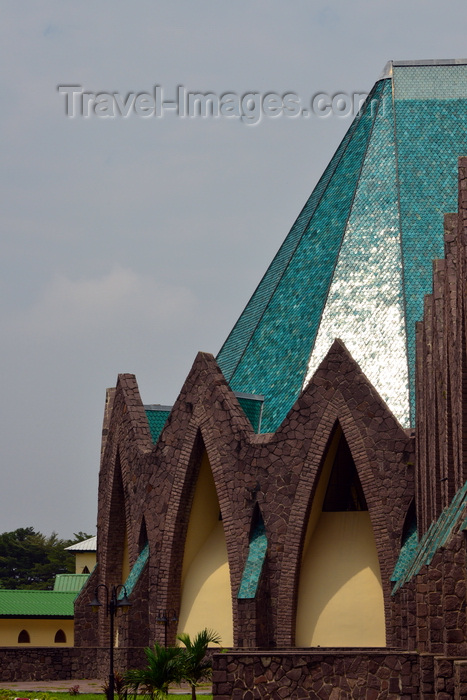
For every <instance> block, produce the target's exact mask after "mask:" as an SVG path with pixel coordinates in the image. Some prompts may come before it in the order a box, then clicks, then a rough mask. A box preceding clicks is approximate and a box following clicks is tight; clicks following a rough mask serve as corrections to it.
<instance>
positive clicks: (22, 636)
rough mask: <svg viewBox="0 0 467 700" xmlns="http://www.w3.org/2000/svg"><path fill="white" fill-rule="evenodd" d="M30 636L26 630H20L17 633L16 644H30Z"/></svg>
mask: <svg viewBox="0 0 467 700" xmlns="http://www.w3.org/2000/svg"><path fill="white" fill-rule="evenodd" d="M30 643H31V638H30V637H29V632H28V631H27V630H21V632H20V633H19V634H18V644H30Z"/></svg>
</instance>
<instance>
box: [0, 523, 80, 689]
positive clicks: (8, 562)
mask: <svg viewBox="0 0 467 700" xmlns="http://www.w3.org/2000/svg"><path fill="white" fill-rule="evenodd" d="M89 537H90V535H86V534H85V533H84V532H79V533H77V534H75V535H74V539H72V540H61V539H59V538H58V536H57V533H55V532H53V533H52V534H51V535H50V536H49V537H46V536H45V535H43V534H42V533H40V532H36V531H35V530H34V528H32V527H22V528H19V529H18V530H14V531H13V532H4V533H2V534H1V535H0V588H7V589H17V588H23V589H39V590H51V589H52V588H53V584H54V579H55V576H56V574H66V573H73V572H74V570H75V557H74V555H73V554H72V553H71V552H67V551H65V548H66V547H70V546H71V545H72V544H76V542H81V541H82V540H85V539H88V538H89ZM0 700H1V699H0Z"/></svg>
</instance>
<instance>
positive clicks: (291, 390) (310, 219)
mask: <svg viewBox="0 0 467 700" xmlns="http://www.w3.org/2000/svg"><path fill="white" fill-rule="evenodd" d="M466 153H467V65H466V62H465V61H438V62H431V63H430V62H417V63H413V62H392V63H391V64H390V66H389V67H388V69H387V70H386V71H385V74H384V78H383V79H382V80H380V81H378V82H377V83H376V85H375V87H374V88H373V90H372V91H371V93H370V95H369V97H368V100H367V101H366V103H365V105H364V107H363V108H362V110H361V112H360V114H359V115H358V116H356V118H355V119H354V121H353V122H352V124H351V126H350V128H349V130H348V132H347V134H346V135H345V137H344V139H343V141H342V143H341V144H340V146H339V148H338V149H337V151H336V153H335V154H334V156H333V157H332V159H331V161H330V163H329V165H328V167H327V168H326V170H325V172H324V174H323V176H322V177H321V179H320V181H319V182H318V184H317V185H316V187H315V189H314V190H313V192H312V194H311V195H310V198H309V199H308V201H307V202H306V204H305V206H304V208H303V210H302V211H301V213H300V214H299V216H298V218H297V220H296V221H295V223H294V225H293V226H292V228H291V230H290V232H289V234H288V236H287V237H286V239H285V241H284V243H283V244H282V246H281V248H280V249H279V251H278V253H277V255H276V256H275V258H274V260H273V261H272V263H271V265H270V266H269V268H268V270H267V271H266V273H265V275H264V277H263V279H262V280H261V282H260V283H259V285H258V287H257V289H256V291H255V292H254V294H253V296H252V297H251V299H250V301H249V302H248V304H247V306H246V307H245V309H244V311H243V313H242V314H241V316H240V318H239V319H238V321H237V323H236V324H235V326H234V328H233V329H232V331H231V333H230V335H229V336H228V338H227V340H226V341H225V343H224V345H223V347H222V348H221V350H220V352H219V354H218V356H217V361H218V363H219V365H220V368H221V370H222V372H223V373H224V376H225V378H226V379H227V381H228V382H229V384H230V386H231V388H232V390H233V391H240V392H248V393H253V394H262V395H264V412H263V418H262V424H261V430H262V432H271V431H275V430H276V429H277V427H278V426H279V425H280V424H281V422H282V421H283V419H284V417H285V416H286V414H287V413H288V411H289V410H290V408H291V407H292V405H293V403H294V401H295V400H296V399H297V397H298V395H299V394H300V392H301V390H302V388H303V386H304V385H305V384H306V383H307V382H308V380H309V379H310V377H311V376H312V375H313V373H314V372H315V371H316V369H317V367H318V366H319V363H320V362H321V360H322V359H323V358H324V356H325V354H326V353H327V351H328V349H329V347H330V346H331V344H332V342H333V340H334V339H335V338H340V339H341V340H342V341H343V342H344V343H345V345H346V347H347V348H348V350H349V352H350V353H351V354H352V356H353V358H354V359H355V360H356V362H358V364H359V365H360V367H361V369H362V370H363V372H364V373H365V374H366V376H367V377H368V378H369V380H370V381H371V382H372V384H373V385H374V386H375V387H376V389H377V390H378V391H379V393H380V394H381V396H382V397H383V399H385V401H386V402H387V404H388V405H389V407H390V409H391V410H392V412H393V413H394V415H395V416H396V417H397V418H398V419H399V421H400V422H401V424H402V425H403V426H405V427H408V426H410V425H413V424H414V386H415V374H414V372H415V322H416V321H418V320H420V319H421V318H422V316H423V298H424V295H425V294H429V293H430V292H431V289H432V260H433V259H435V258H439V257H442V256H443V255H444V238H443V237H444V226H443V215H444V213H446V212H451V211H457V159H458V157H459V156H461V155H465V154H466Z"/></svg>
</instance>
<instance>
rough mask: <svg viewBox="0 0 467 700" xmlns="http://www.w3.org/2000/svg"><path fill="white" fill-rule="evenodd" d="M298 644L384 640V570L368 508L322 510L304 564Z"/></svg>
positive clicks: (336, 644)
mask: <svg viewBox="0 0 467 700" xmlns="http://www.w3.org/2000/svg"><path fill="white" fill-rule="evenodd" d="M296 645H297V646H304V647H308V646H318V645H319V646H322V647H325V646H330V647H354V646H355V647H384V646H385V645H386V633H385V621H384V600H383V589H382V583H381V574H380V569H379V562H378V556H377V552H376V545H375V541H374V537H373V530H372V527H371V522H370V515H369V513H368V512H367V511H352V512H341V513H321V516H320V518H319V521H318V525H317V526H316V529H315V532H314V535H313V538H312V540H311V542H310V545H309V547H308V550H307V552H306V553H305V556H304V558H303V563H302V569H301V575H300V584H299V592H298V606H297V626H296Z"/></svg>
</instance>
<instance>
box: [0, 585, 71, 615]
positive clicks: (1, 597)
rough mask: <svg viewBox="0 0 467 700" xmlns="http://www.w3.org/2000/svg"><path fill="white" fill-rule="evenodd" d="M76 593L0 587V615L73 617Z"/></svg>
mask: <svg viewBox="0 0 467 700" xmlns="http://www.w3.org/2000/svg"><path fill="white" fill-rule="evenodd" d="M76 595H77V593H76V591H73V592H65V591H34V590H27V591H24V590H13V591H12V590H1V589H0V617H59V618H63V617H73V614H74V610H73V604H74V601H75V598H76Z"/></svg>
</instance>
